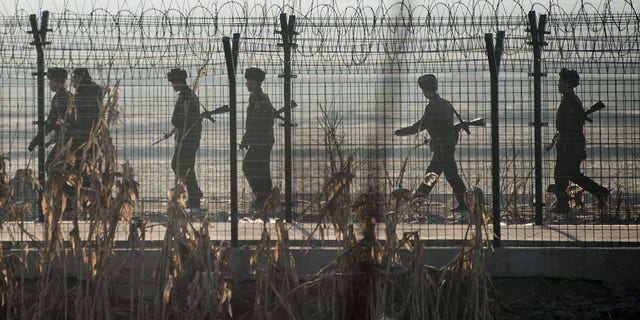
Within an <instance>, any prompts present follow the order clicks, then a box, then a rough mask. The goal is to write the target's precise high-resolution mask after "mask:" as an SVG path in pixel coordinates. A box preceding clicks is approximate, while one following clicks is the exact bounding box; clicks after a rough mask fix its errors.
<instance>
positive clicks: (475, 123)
mask: <svg viewBox="0 0 640 320" xmlns="http://www.w3.org/2000/svg"><path fill="white" fill-rule="evenodd" d="M484 126H486V123H485V121H484V118H475V119H473V120H471V121H460V123H457V124H455V125H454V126H453V131H455V132H459V131H460V129H462V130H464V131H465V132H466V133H467V134H470V132H469V127H484Z"/></svg>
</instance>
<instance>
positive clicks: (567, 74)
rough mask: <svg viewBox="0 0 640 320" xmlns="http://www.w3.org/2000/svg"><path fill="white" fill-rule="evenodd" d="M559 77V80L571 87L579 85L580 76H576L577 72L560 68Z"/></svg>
mask: <svg viewBox="0 0 640 320" xmlns="http://www.w3.org/2000/svg"><path fill="white" fill-rule="evenodd" d="M559 75H560V80H562V81H564V82H566V83H568V84H569V85H570V86H571V87H577V86H578V85H579V84H580V75H578V71H575V70H569V69H567V68H562V70H560V73H559Z"/></svg>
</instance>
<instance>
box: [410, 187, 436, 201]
mask: <svg viewBox="0 0 640 320" xmlns="http://www.w3.org/2000/svg"><path fill="white" fill-rule="evenodd" d="M433 186H434V184H432V185H428V184H426V183H421V184H420V186H419V187H418V189H416V191H415V192H414V193H413V197H412V198H411V205H413V206H419V205H420V204H422V202H424V201H425V199H426V198H427V196H428V195H429V193H430V192H431V190H433Z"/></svg>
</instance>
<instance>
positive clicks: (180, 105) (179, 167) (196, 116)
mask: <svg viewBox="0 0 640 320" xmlns="http://www.w3.org/2000/svg"><path fill="white" fill-rule="evenodd" d="M167 79H168V80H169V82H171V86H172V87H173V91H175V92H178V93H179V94H178V100H177V101H176V104H175V107H174V108H173V114H172V116H171V124H172V125H173V127H174V128H175V141H176V146H175V149H174V153H173V158H172V159H171V169H172V170H173V172H174V173H175V174H176V176H177V177H178V179H179V180H181V181H183V182H184V184H185V186H186V188H187V197H188V200H187V208H190V209H198V208H200V199H201V198H202V191H201V190H200V186H199V185H198V180H197V178H196V171H195V164H196V152H197V151H198V148H199V147H200V136H201V134H202V122H201V117H200V100H199V98H198V96H197V95H196V94H195V93H194V92H193V91H192V90H191V88H190V87H189V86H188V85H187V72H186V71H185V70H183V69H171V71H170V72H169V73H167Z"/></svg>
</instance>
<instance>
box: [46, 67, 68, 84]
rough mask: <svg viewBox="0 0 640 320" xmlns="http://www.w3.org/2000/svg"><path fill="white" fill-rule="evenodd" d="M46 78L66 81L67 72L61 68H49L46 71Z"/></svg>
mask: <svg viewBox="0 0 640 320" xmlns="http://www.w3.org/2000/svg"><path fill="white" fill-rule="evenodd" d="M47 78H49V80H62V81H65V80H67V70H65V69H62V68H49V69H48V70H47Z"/></svg>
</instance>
